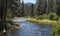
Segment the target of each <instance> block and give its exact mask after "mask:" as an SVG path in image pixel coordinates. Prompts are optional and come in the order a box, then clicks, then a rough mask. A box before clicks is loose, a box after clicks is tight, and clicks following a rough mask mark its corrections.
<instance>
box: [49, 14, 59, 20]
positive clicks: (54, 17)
mask: <svg viewBox="0 0 60 36" xmlns="http://www.w3.org/2000/svg"><path fill="white" fill-rule="evenodd" d="M58 19H59V17H58V16H57V15H56V13H50V14H49V20H54V21H57V20H58Z"/></svg>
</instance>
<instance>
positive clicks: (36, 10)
mask: <svg viewBox="0 0 60 36" xmlns="http://www.w3.org/2000/svg"><path fill="white" fill-rule="evenodd" d="M20 3H21V2H20ZM59 4H60V3H59V0H36V4H33V3H24V1H22V3H21V4H19V5H20V7H21V8H20V11H19V13H20V14H19V16H33V15H38V16H39V15H43V14H49V13H56V14H57V15H58V16H60V13H59V12H60V8H59V7H60V6H59Z"/></svg>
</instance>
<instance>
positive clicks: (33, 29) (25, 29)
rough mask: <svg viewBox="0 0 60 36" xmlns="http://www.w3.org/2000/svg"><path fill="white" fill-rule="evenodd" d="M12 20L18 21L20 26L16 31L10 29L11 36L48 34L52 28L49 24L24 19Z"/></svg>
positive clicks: (41, 35) (43, 35) (42, 35)
mask: <svg viewBox="0 0 60 36" xmlns="http://www.w3.org/2000/svg"><path fill="white" fill-rule="evenodd" d="M14 22H19V23H20V27H19V29H18V30H17V31H15V32H14V31H12V33H11V36H50V32H51V30H52V26H51V25H41V24H37V23H32V22H27V21H26V19H18V20H14Z"/></svg>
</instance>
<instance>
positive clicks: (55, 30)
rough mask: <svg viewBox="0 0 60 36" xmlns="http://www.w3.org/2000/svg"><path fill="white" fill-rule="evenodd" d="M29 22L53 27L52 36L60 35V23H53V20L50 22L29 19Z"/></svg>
mask: <svg viewBox="0 0 60 36" xmlns="http://www.w3.org/2000/svg"><path fill="white" fill-rule="evenodd" d="M27 21H29V22H34V23H39V24H46V25H53V28H52V32H51V36H58V35H60V34H59V33H60V32H59V31H60V29H59V28H60V21H59V20H58V21H52V20H48V19H44V20H37V19H33V18H28V20H27Z"/></svg>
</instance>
